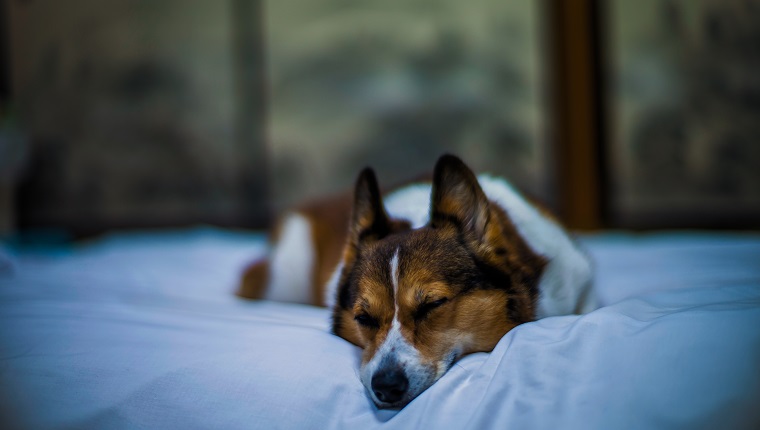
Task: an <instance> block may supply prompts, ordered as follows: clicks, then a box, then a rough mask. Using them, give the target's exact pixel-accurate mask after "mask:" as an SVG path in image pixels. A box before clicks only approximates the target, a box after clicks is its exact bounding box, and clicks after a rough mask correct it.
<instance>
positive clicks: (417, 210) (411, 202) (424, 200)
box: [383, 184, 432, 228]
mask: <svg viewBox="0 0 760 430" xmlns="http://www.w3.org/2000/svg"><path fill="white" fill-rule="evenodd" d="M431 189H432V185H431V184H412V185H409V186H406V187H404V188H399V189H398V190H396V191H393V192H392V193H390V194H388V195H387V196H385V197H384V198H383V202H384V203H385V210H386V211H387V212H388V215H390V216H391V218H398V219H404V220H407V221H409V223H411V224H412V228H420V227H422V226H424V225H425V224H427V222H428V220H429V219H430V213H429V212H430V191H431Z"/></svg>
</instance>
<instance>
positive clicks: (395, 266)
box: [391, 248, 399, 314]
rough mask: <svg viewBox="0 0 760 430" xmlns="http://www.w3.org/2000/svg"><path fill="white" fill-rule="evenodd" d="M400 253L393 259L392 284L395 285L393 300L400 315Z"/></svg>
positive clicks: (394, 255) (396, 253) (395, 254)
mask: <svg viewBox="0 0 760 430" xmlns="http://www.w3.org/2000/svg"><path fill="white" fill-rule="evenodd" d="M398 251H399V249H398V248H396V252H395V253H394V254H393V258H391V282H392V283H393V299H394V301H395V302H396V313H397V314H398Z"/></svg>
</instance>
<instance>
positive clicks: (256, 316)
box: [0, 228, 760, 429]
mask: <svg viewBox="0 0 760 430" xmlns="http://www.w3.org/2000/svg"><path fill="white" fill-rule="evenodd" d="M579 240H580V242H581V243H582V245H583V246H584V248H585V249H586V250H587V251H588V252H589V253H590V254H591V255H592V256H593V258H594V261H595V265H596V281H595V294H596V295H597V297H598V299H599V302H600V304H601V307H600V308H599V309H597V310H596V311H594V312H591V313H589V314H586V315H582V316H579V315H570V316H561V317H552V318H547V319H543V320H540V321H536V322H531V323H528V324H524V325H521V326H518V327H517V328H515V329H514V330H512V331H510V332H509V333H507V334H506V335H505V336H504V337H503V338H502V339H501V341H500V342H499V343H498V345H497V346H496V348H495V349H494V350H493V352H491V353H477V354H472V355H469V356H466V357H464V358H462V359H461V360H460V361H458V362H457V363H456V364H455V365H454V366H453V367H452V369H451V370H450V371H449V372H448V373H446V374H445V375H444V376H443V377H442V378H441V379H440V380H439V381H438V382H437V383H435V384H434V385H433V386H432V387H430V388H429V389H428V390H426V391H425V392H423V393H422V394H421V395H420V396H419V397H417V398H416V399H415V400H414V401H412V402H411V403H410V404H409V405H408V406H406V407H405V408H403V409H401V410H378V409H377V408H375V406H374V405H373V404H372V402H371V401H370V400H369V398H368V397H367V395H366V393H365V392H364V387H363V386H362V384H361V382H360V381H359V376H358V369H359V364H360V354H361V351H360V350H359V349H358V348H356V347H355V346H353V345H351V344H349V343H348V342H346V341H344V340H342V339H340V338H338V337H336V336H334V335H332V334H330V333H329V331H328V318H329V312H328V311H327V310H325V309H321V308H314V307H309V306H303V305H294V304H283V303H273V302H263V301H262V302H251V301H245V300H242V299H238V298H236V297H234V296H233V294H232V292H233V291H234V289H235V287H236V282H237V278H238V276H239V273H240V272H241V270H242V268H243V267H244V266H245V264H247V263H248V262H250V261H251V260H252V259H253V258H255V257H256V256H258V255H261V254H262V253H263V252H265V243H264V239H263V235H261V234H256V233H246V232H238V231H227V230H218V229H213V228H195V229H188V230H178V231H162V232H151V233H147V232H146V233H132V234H115V235H111V236H106V237H103V238H100V239H98V240H94V241H90V242H87V243H80V244H76V245H73V246H58V247H46V248H21V249H19V248H12V247H9V246H5V247H4V248H2V249H0V427H2V428H30V429H48V428H78V429H90V428H91V429H104V428H108V429H120V428H124V429H133V428H151V429H159V428H160V429H174V428H177V429H192V428H199V429H203V428H213V429H217V428H224V429H238V428H240V429H382V428H394V429H395V428H426V429H427V428H436V429H446V428H452V429H485V428H499V429H506V428H523V429H524V428H530V429H542V428H546V429H555V428H563V429H594V428H598V429H611V428H615V429H626V428H630V429H644V428H646V429H655V428H663V429H670V428H674V429H675V428H689V429H699V428H704V429H714V428H747V429H750V428H760V408H758V406H759V405H760V235H758V234H751V233H746V234H726V233H705V232H689V233H656V234H629V233H623V232H612V233H603V234H596V235H586V236H583V237H581V238H579Z"/></svg>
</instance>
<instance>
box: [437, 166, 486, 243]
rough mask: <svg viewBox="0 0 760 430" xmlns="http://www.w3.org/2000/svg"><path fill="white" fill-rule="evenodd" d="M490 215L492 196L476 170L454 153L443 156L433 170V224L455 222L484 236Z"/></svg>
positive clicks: (475, 236)
mask: <svg viewBox="0 0 760 430" xmlns="http://www.w3.org/2000/svg"><path fill="white" fill-rule="evenodd" d="M489 216H490V210H489V203H488V198H487V197H486V195H485V193H483V190H482V189H481V188H480V184H478V178H477V177H475V174H474V173H472V171H471V170H470V169H469V168H468V167H467V166H466V165H465V164H464V162H462V160H460V159H459V158H457V157H455V156H453V155H449V154H447V155H443V156H442V157H441V158H439V159H438V162H437V163H436V165H435V170H434V172H433V191H432V196H431V200H430V226H431V227H433V228H441V227H443V226H446V225H451V226H454V227H457V228H459V229H460V230H461V231H462V232H463V233H465V234H467V235H469V236H470V237H471V238H472V239H475V240H482V239H483V238H484V236H485V233H486V226H487V225H488V220H489Z"/></svg>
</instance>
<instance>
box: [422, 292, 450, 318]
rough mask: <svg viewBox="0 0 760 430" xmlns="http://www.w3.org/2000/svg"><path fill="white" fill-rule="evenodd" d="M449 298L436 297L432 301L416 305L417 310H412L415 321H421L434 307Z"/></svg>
mask: <svg viewBox="0 0 760 430" xmlns="http://www.w3.org/2000/svg"><path fill="white" fill-rule="evenodd" d="M448 301H449V299H447V298H445V297H444V298H442V299H438V300H435V301H432V302H425V303H423V304H421V305H420V306H419V307H417V310H416V311H415V312H414V320H415V321H422V320H424V319H425V318H427V316H428V315H429V314H430V312H432V311H433V310H434V309H436V308H438V307H440V306H441V305H443V304H444V303H446V302H448Z"/></svg>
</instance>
